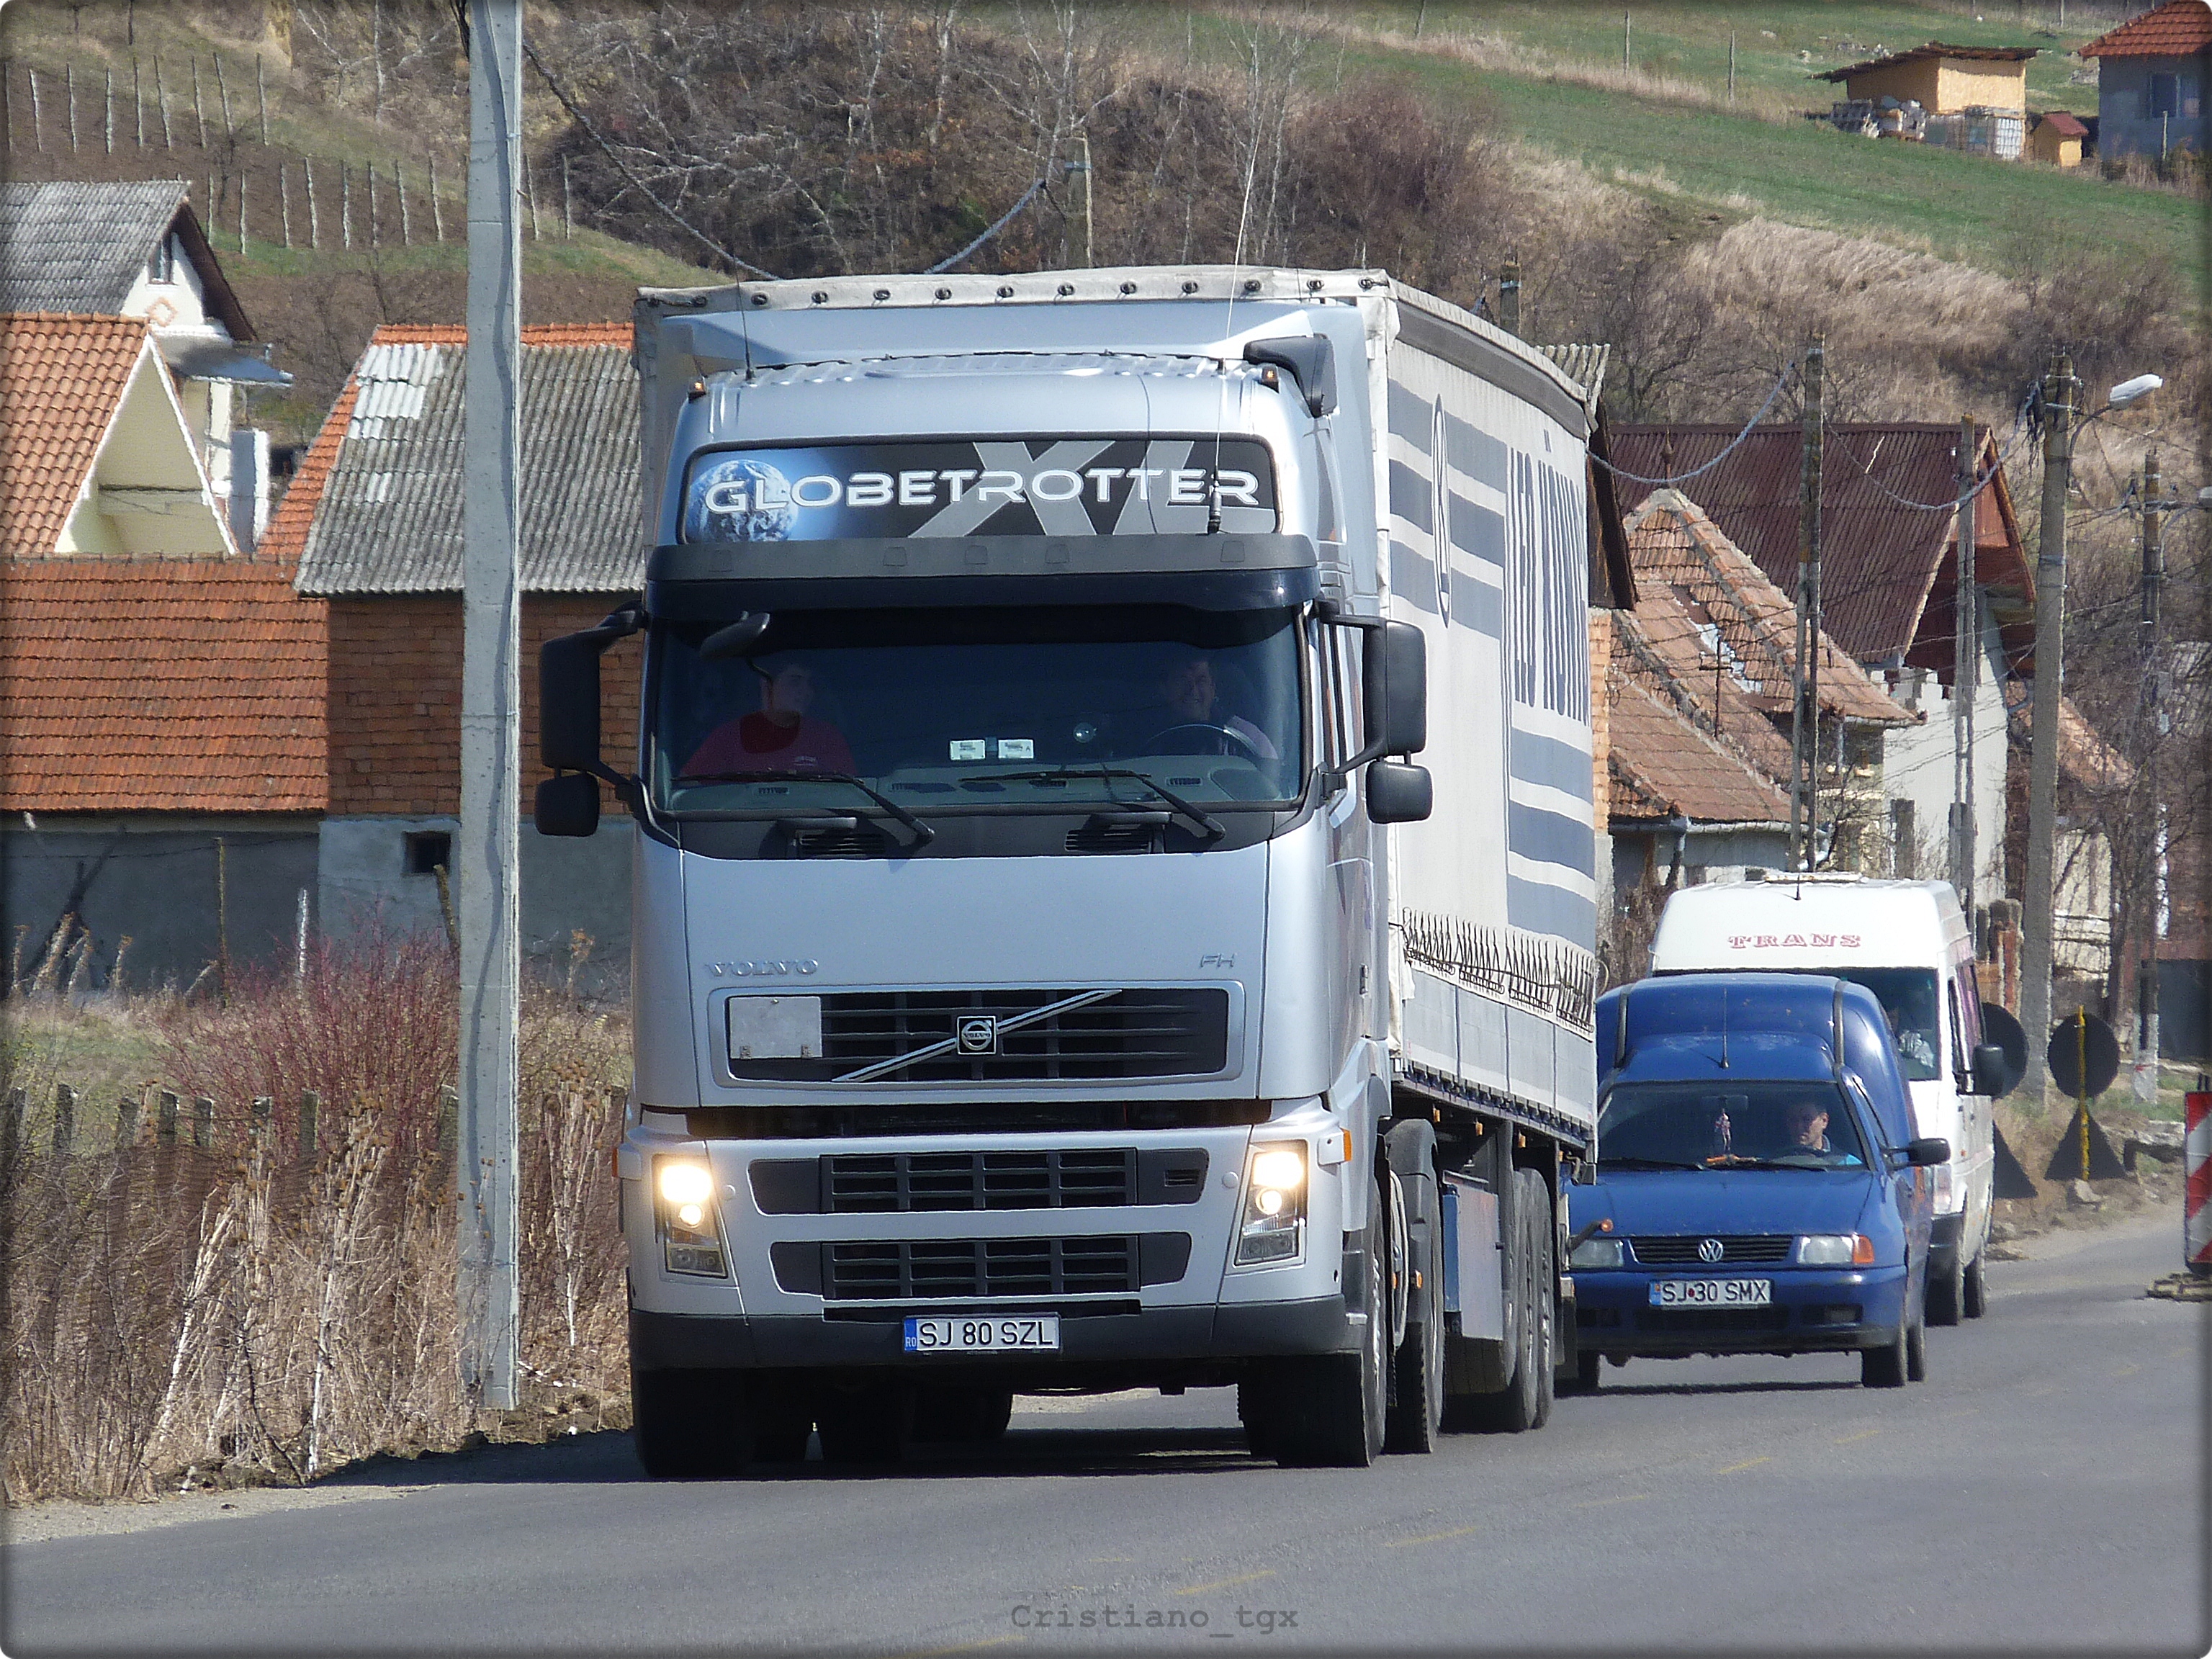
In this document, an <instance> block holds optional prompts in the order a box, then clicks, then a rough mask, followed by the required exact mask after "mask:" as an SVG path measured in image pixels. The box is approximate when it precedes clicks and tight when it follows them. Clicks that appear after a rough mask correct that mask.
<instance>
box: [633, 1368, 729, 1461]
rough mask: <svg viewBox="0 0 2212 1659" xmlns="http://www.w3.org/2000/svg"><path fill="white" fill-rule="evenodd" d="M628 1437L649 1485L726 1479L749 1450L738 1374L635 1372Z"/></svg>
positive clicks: (719, 1371)
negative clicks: (649, 1478) (679, 1481)
mask: <svg viewBox="0 0 2212 1659" xmlns="http://www.w3.org/2000/svg"><path fill="white" fill-rule="evenodd" d="M629 1399H630V1422H631V1437H632V1440H633V1442H634V1443H635V1445H636V1448H637V1461H638V1462H640V1463H641V1464H642V1465H643V1466H644V1468H645V1472H646V1474H648V1475H650V1476H651V1477H652V1478H653V1480H729V1479H730V1478H731V1477H732V1476H734V1475H738V1474H743V1473H744V1468H745V1464H746V1463H747V1462H749V1461H750V1458H751V1456H752V1451H753V1443H752V1442H753V1437H752V1433H751V1428H750V1423H749V1421H748V1419H747V1415H746V1409H745V1377H744V1372H743V1371H728V1370H697V1371H636V1372H633V1373H632V1374H631V1376H630V1384H629Z"/></svg>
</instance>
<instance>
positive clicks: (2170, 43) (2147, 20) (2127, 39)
mask: <svg viewBox="0 0 2212 1659" xmlns="http://www.w3.org/2000/svg"><path fill="white" fill-rule="evenodd" d="M2205 51H2212V5H2208V4H2206V3H2205V0H2166V4H2164V5H2162V6H2160V7H2159V8H2158V9H2156V10H2155V11H2147V12H2145V13H2144V14H2143V15H2142V16H2140V17H2137V18H2134V19H2132V20H2130V21H2128V22H2125V23H2123V24H2121V25H2120V26H2119V27H2118V28H2116V29H2114V30H2112V32H2111V33H2109V34H2100V35H2099V36H2098V37H2097V38H2096V39H2095V40H2092V41H2091V42H2090V43H2089V44H2088V45H2087V46H2082V47H2081V48H2079V49H2078V50H2076V52H2075V57H2077V58H2189V57H2193V56H2194V55H2195V54H2197V52H2205Z"/></svg>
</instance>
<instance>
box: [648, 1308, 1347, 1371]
mask: <svg viewBox="0 0 2212 1659" xmlns="http://www.w3.org/2000/svg"><path fill="white" fill-rule="evenodd" d="M976 1311H978V1312H999V1311H1002V1310H997V1309H988V1310H986V1309H978V1310H976ZM1355 1346H1356V1339H1355V1337H1354V1334H1353V1331H1352V1324H1351V1322H1350V1321H1348V1320H1347V1319H1346V1316H1345V1306H1344V1298H1343V1297H1340V1296H1328V1297H1316V1298H1314V1299H1313V1300H1310V1301H1301V1302H1249V1303H1227V1304H1219V1305H1217V1306H1206V1307H1170V1308H1145V1309H1140V1310H1135V1311H1132V1312H1119V1313H1109V1314H1102V1315H1085V1314H1082V1313H1080V1312H1078V1311H1076V1310H1061V1312H1060V1352H1058V1353H1057V1354H1038V1355H1027V1356H1023V1357H1022V1358H1020V1359H1019V1361H1018V1362H1015V1361H1013V1360H1012V1357H1011V1356H1010V1357H1009V1360H1008V1362H1007V1363H1010V1364H1011V1363H1018V1364H1019V1365H1020V1366H1021V1367H1022V1368H1023V1369H1024V1370H1026V1371H1030V1372H1032V1373H1046V1374H1048V1373H1050V1372H1051V1371H1053V1370H1056V1369H1061V1368H1066V1369H1069V1370H1074V1369H1077V1368H1079V1367H1082V1366H1085V1365H1087V1364H1126V1363H1127V1362H1131V1361H1136V1362H1159V1363H1164V1364H1172V1363H1175V1362H1178V1361H1187V1362H1205V1361H1214V1360H1235V1359H1246V1358H1264V1357H1272V1356H1275V1355H1280V1354H1307V1353H1344V1352H1351V1351H1352V1349H1353V1348H1354V1347H1355ZM629 1352H630V1364H631V1367H632V1369H634V1370H641V1371H660V1370H722V1369H741V1370H753V1369H762V1370H778V1369H799V1368H816V1367H823V1366H836V1367H838V1368H841V1369H842V1368H847V1367H859V1366H896V1367H898V1368H901V1369H902V1370H910V1371H915V1372H921V1371H926V1370H933V1369H940V1368H946V1367H949V1366H953V1365H957V1364H963V1363H965V1364H974V1363H975V1360H976V1358H977V1356H974V1355H968V1356H962V1357H960V1358H957V1359H956V1358H952V1357H951V1356H945V1357H943V1358H939V1357H937V1356H929V1357H926V1358H924V1357H917V1356H915V1355H914V1354H910V1353H908V1352H906V1326H905V1322H904V1320H903V1319H902V1318H900V1317H896V1316H892V1317H876V1318H868V1319H825V1318H822V1317H819V1316H805V1315H801V1316H767V1317H752V1316H744V1315H738V1316H728V1317H720V1316H702V1315H696V1314H668V1313H653V1312H651V1311H649V1310H646V1309H642V1308H632V1309H631V1310H629Z"/></svg>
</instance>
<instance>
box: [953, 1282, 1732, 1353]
mask: <svg viewBox="0 0 2212 1659" xmlns="http://www.w3.org/2000/svg"><path fill="white" fill-rule="evenodd" d="M1773 1300H1774V1281H1773V1280H1772V1279H1656V1280H1654V1281H1653V1283H1652V1285H1651V1305H1652V1306H1653V1307H1655V1308H1764V1307H1767V1306H1769V1305H1770V1304H1772V1302H1773ZM909 1346H911V1344H909Z"/></svg>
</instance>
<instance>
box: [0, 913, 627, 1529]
mask: <svg viewBox="0 0 2212 1659" xmlns="http://www.w3.org/2000/svg"><path fill="white" fill-rule="evenodd" d="M456 1003H457V987H456V985H455V982H454V978H453V969H452V966H451V963H450V960H449V958H448V957H447V953H446V951H445V949H444V946H443V944H442V942H441V941H437V940H435V939H433V940H428V941H416V940H412V939H388V938H380V937H376V936H373V935H372V936H370V937H368V938H366V939H361V940H356V941H355V942H353V943H351V944H331V945H325V946H322V947H320V948H319V950H318V951H315V952H314V953H313V956H312V957H311V960H310V963H309V967H308V971H307V974H306V975H304V976H303V978H302V980H301V981H300V982H299V983H297V984H296V985H295V983H294V981H292V980H291V978H290V977H289V976H284V977H282V978H278V977H273V976H272V977H270V978H268V979H266V980H263V981H258V982H255V983H252V984H250V985H247V986H245V987H241V988H240V991H239V992H237V993H234V995H233V997H232V999H231V1003H230V1006H228V1008H222V1007H218V1006H211V1005H208V1004H196V1005H177V1004H174V1003H171V1004H168V1005H166V1006H160V1007H156V1008H150V1009H149V1011H148V1018H149V1019H150V1020H152V1021H154V1022H155V1024H157V1026H158V1029H159V1030H160V1031H161V1036H162V1037H163V1040H164V1042H165V1044H166V1047H167V1058H168V1061H169V1063H168V1065H167V1066H165V1067H164V1069H165V1071H166V1072H167V1073H168V1076H169V1078H170V1079H172V1080H173V1082H174V1083H175V1084H176V1085H179V1086H178V1089H177V1091H175V1092H174V1093H173V1094H172V1096H171V1098H172V1099H178V1098H179V1097H181V1100H180V1107H179V1109H175V1110H173V1111H167V1112H165V1111H164V1110H163V1109H162V1103H161V1091H159V1090H158V1089H150V1088H149V1091H148V1095H147V1097H146V1101H145V1109H143V1110H142V1111H141V1112H139V1113H138V1114H137V1117H136V1122H135V1126H131V1122H130V1115H129V1114H127V1113H126V1114H125V1125H126V1127H128V1129H129V1133H127V1134H126V1135H125V1136H123V1137H122V1138H123V1139H124V1142H125V1144H121V1145H118V1144H115V1143H114V1140H113V1139H111V1138H110V1137H109V1136H107V1135H102V1136H101V1137H100V1145H99V1146H97V1147H96V1148H93V1149H88V1147H87V1146H86V1144H85V1142H84V1141H82V1140H80V1141H78V1142H77V1143H76V1145H74V1146H70V1147H69V1148H68V1150H66V1151H64V1150H61V1149H58V1148H57V1147H56V1146H55V1145H54V1144H53V1140H52V1137H51V1135H49V1134H45V1133H41V1134H39V1135H37V1136H35V1137H33V1136H32V1135H29V1134H27V1133H23V1132H22V1118H23V1114H22V1109H21V1101H22V1098H23V1095H22V1094H21V1093H19V1092H18V1091H19V1090H23V1089H24V1088H25V1074H24V1073H23V1071H22V1069H21V1065H20V1061H21V1045H20V1044H17V1045H11V1048H10V1051H9V1052H10V1058H11V1060H15V1061H16V1062H18V1063H17V1064H15V1065H14V1066H11V1070H14V1071H15V1076H12V1077H9V1078H7V1079H0V1085H3V1086H4V1091H5V1097H6V1099H7V1101H8V1103H9V1109H8V1110H7V1111H6V1113H5V1114H4V1117H0V1131H4V1133H0V1182H4V1200H0V1203H4V1213H0V1227H4V1245H0V1249H4V1269H5V1272H4V1280H3V1281H0V1283H3V1284H4V1305H0V1331H4V1338H5V1342H6V1350H5V1354H6V1366H5V1376H4V1380H3V1381H0V1412H4V1416H5V1421H6V1422H7V1424H8V1435H7V1437H6V1443H5V1446H4V1449H0V1482H4V1492H5V1496H6V1498H7V1501H8V1502H9V1503H10V1504H19V1503H24V1502H27V1501H31V1500H33V1499H37V1498H50V1497H75V1498H128V1497H143V1496H148V1495H150V1494H151V1493H152V1492H155V1491H157V1490H160V1489H161V1488H162V1487H165V1486H166V1487H169V1488H172V1489H173V1488H174V1487H175V1486H178V1485H179V1484H191V1483H204V1482H205V1481H207V1480H222V1481H225V1482H246V1481H252V1480H272V1479H273V1480H299V1481H304V1480H307V1479H309V1478H311V1477H313V1476H314V1475H316V1474H323V1473H326V1472H328V1471H329V1470H330V1469H331V1468H336V1467H337V1466H338V1465H340V1464H342V1463H344V1462H349V1461H352V1460H355V1459H357V1458H361V1457H364V1456H368V1455H373V1454H375V1453H379V1452H391V1453H398V1454H401V1455H410V1454H412V1453H414V1452H417V1451H421V1450H424V1449H437V1448H445V1447H450V1446H453V1445H455V1444H458V1443H461V1442H462V1441H463V1440H464V1439H465V1437H467V1436H469V1435H470V1434H471V1432H472V1431H476V1430H477V1429H478V1428H479V1427H480V1426H481V1425H480V1424H479V1422H478V1420H477V1417H476V1415H475V1413H473V1412H472V1410H471V1403H470V1401H468V1400H467V1399H466V1398H465V1395H464V1394H463V1391H462V1389H461V1387H460V1384H459V1371H458V1358H457V1356H458V1349H459V1316H458V1312H457V1309H456V1306H455V1294H454V1291H455V1255H456V1253H455V1228H456V1221H457V1204H456V1200H455V1194H454V1185H455V1179H454V1170H453V1145H452V1131H451V1114H450V1110H449V1109H444V1108H442V1107H441V1094H442V1093H443V1092H444V1091H443V1087H442V1085H444V1083H445V1080H446V1079H448V1078H450V1077H451V1076H452V1075H453V1064H454V1046H453V1045H454V1028H455V1021H454V1009H455V1006H456ZM626 1050H627V1039H626V1034H625V1033H624V1032H623V1030H622V1029H621V1028H620V1026H619V1025H618V1024H616V1023H615V1022H613V1021H612V1020H611V1019H609V1018H607V1017H605V1016H604V1015H602V1014H599V1013H596V1012H594V1011H592V1009H590V1008H588V1007H586V1006H584V1005H582V1004H580V1002H578V1001H576V1000H574V998H572V997H570V996H568V995H567V994H564V993H562V992H559V991H556V990H552V989H547V988H540V989H537V990H534V991H533V992H532V994H530V996H529V998H528V999H527V1001H526V1011H525V1016H524V1020H523V1030H522V1079H523V1086H522V1096H521V1101H522V1106H521V1110H520V1130H521V1141H520V1153H521V1159H520V1198H521V1208H522V1216H521V1241H522V1246H523V1263H522V1284H521V1297H522V1342H521V1353H522V1360H523V1364H524V1378H525V1383H526V1389H525V1399H526V1412H525V1413H519V1414H516V1415H515V1417H514V1418H513V1420H511V1421H509V1422H508V1423H507V1424H505V1425H501V1432H502V1433H503V1434H505V1435H507V1436H508V1437H524V1436H525V1435H526V1434H529V1433H530V1431H529V1429H528V1428H526V1427H525V1424H526V1423H527V1424H531V1425H538V1424H543V1423H544V1422H545V1421H546V1420H547V1419H551V1418H556V1416H558V1415H562V1414H565V1413H566V1411H568V1410H569V1409H573V1408H574V1407H577V1406H579V1405H580V1406H582V1407H584V1408H585V1409H586V1410H587V1411H595V1410H596V1409H597V1407H598V1406H599V1402H600V1401H602V1400H604V1399H605V1397H606V1396H608V1395H620V1394H622V1393H623V1392H624V1391H625V1390H626V1386H627V1385H626V1381H625V1376H624V1348H623V1284H622V1273H623V1249H622V1244H621V1240H620V1237H619V1235H618V1234H617V1232H616V1231H615V1220H614V1214H615V1212H614V1192H613V1178H612V1172H611V1168H610V1165H609V1155H608V1149H609V1147H610V1146H611V1144H612V1142H613V1140H614V1139H615V1137H616V1136H617V1134H618V1133H620V1121H621V1102H622V1093H621V1088H620V1084H621V1081H622V1079H623V1063H624V1061H625V1060H626ZM196 1095H197V1096H202V1097H206V1098H209V1099H210V1100H213V1101H214V1102H216V1109H215V1110H214V1111H213V1112H212V1113H211V1114H209V1115H206V1117H205V1118H204V1119H203V1118H202V1115H200V1114H198V1113H197V1112H195V1111H194V1110H193V1109H192V1105H191V1101H192V1098H193V1097H194V1096H196ZM303 1097H305V1102H304V1103H305V1107H306V1109H302V1108H303ZM203 1122H204V1128H203V1127H202V1124H203ZM42 1127H43V1126H42ZM303 1131H304V1133H303ZM203 1136H204V1143H205V1144H200V1143H201V1141H202V1138H203ZM617 1414H618V1413H617ZM586 1420H592V1419H586ZM539 1432H542V1429H541V1430H539ZM532 1437H534V1436H532Z"/></svg>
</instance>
